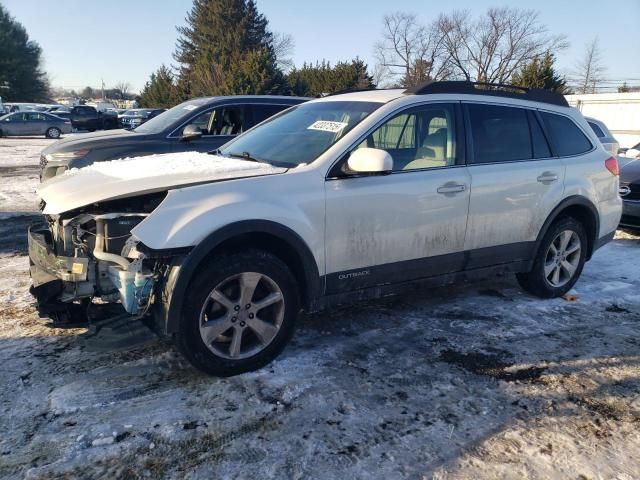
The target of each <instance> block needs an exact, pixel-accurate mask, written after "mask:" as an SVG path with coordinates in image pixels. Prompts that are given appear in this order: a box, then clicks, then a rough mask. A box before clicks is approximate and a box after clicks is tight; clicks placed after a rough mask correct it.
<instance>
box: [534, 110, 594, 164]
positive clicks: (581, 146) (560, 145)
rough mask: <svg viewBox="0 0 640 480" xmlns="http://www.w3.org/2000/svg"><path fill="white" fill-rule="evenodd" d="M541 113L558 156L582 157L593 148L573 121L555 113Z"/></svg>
mask: <svg viewBox="0 0 640 480" xmlns="http://www.w3.org/2000/svg"><path fill="white" fill-rule="evenodd" d="M540 113H541V115H542V120H543V121H544V123H545V126H546V127H547V131H548V132H549V134H550V135H551V139H552V140H553V145H554V147H555V150H556V151H555V153H556V155H558V156H560V157H568V156H571V155H580V154H581V153H585V152H588V151H589V150H591V149H592V148H593V145H592V144H591V141H590V140H589V139H588V138H587V136H586V135H585V134H584V133H582V130H580V128H578V126H577V125H576V124H575V123H574V122H573V120H571V119H569V118H567V117H565V116H562V115H555V114H553V113H548V112H540Z"/></svg>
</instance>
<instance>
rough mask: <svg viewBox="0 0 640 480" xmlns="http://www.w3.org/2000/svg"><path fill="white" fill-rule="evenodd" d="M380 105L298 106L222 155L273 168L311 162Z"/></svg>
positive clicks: (332, 103) (234, 143)
mask: <svg viewBox="0 0 640 480" xmlns="http://www.w3.org/2000/svg"><path fill="white" fill-rule="evenodd" d="M381 106H382V103H377V102H346V101H345V102H341V101H327V102H314V103H304V104H301V105H297V106H295V107H293V108H290V109H289V110H286V111H284V112H282V113H280V114H279V115H276V116H274V117H271V118H270V119H269V120H267V121H266V122H265V123H263V124H261V125H260V126H258V127H256V128H254V129H253V130H250V131H248V132H247V133H245V134H244V135H241V136H240V137H238V139H237V140H234V141H232V142H230V143H228V144H227V145H226V146H225V148H223V149H221V150H220V154H222V155H230V156H238V155H242V156H245V157H252V158H254V159H256V160H258V161H261V162H267V163H272V164H274V165H285V166H297V165H301V164H303V163H311V162H313V161H314V160H315V159H316V158H318V157H319V156H320V155H321V154H323V153H324V152H325V151H326V150H328V149H329V147H331V146H332V145H333V144H334V143H336V142H337V141H338V140H340V139H341V138H342V137H343V136H344V135H345V134H346V133H347V132H348V131H349V130H351V129H352V128H353V127H355V126H356V125H357V124H358V123H360V122H361V121H362V120H363V119H364V118H365V117H366V116H367V115H369V114H370V113H371V112H373V111H374V110H376V109H377V108H379V107H381Z"/></svg>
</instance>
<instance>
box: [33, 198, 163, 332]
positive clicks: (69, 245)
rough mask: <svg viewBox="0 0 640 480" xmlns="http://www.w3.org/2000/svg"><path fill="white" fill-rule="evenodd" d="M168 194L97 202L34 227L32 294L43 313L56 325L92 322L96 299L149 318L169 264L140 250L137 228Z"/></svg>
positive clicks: (48, 217)
mask: <svg viewBox="0 0 640 480" xmlns="http://www.w3.org/2000/svg"><path fill="white" fill-rule="evenodd" d="M162 198H164V195H157V194H156V195H152V196H147V197H144V198H134V199H127V200H126V201H125V200H119V201H114V202H110V203H106V204H103V205H97V204H94V205H92V206H91V207H86V208H84V209H79V210H76V211H73V212H68V213H65V214H61V215H46V216H45V219H46V221H47V226H43V227H35V228H34V227H32V228H30V229H29V232H28V245H29V258H30V263H31V267H30V273H31V279H32V283H33V286H32V287H31V293H32V294H33V295H34V296H35V297H36V299H37V302H38V310H39V311H40V313H41V314H43V315H44V316H48V317H50V318H52V319H53V320H54V323H58V324H62V323H65V322H68V323H74V324H75V323H82V322H83V321H84V322H86V320H87V318H88V309H89V307H90V306H92V305H94V304H96V303H99V304H105V303H119V304H120V305H121V306H122V308H123V309H124V311H125V312H126V313H127V314H129V315H132V316H135V317H142V316H144V315H145V314H146V313H147V312H148V311H149V309H150V307H151V305H152V303H153V297H154V286H155V285H156V284H158V283H159V281H161V280H162V278H163V277H164V275H165V274H166V271H167V268H168V267H167V264H168V263H167V262H166V260H165V259H158V258H154V259H149V258H147V257H146V256H145V254H143V253H142V252H140V251H139V250H138V249H137V246H138V243H139V242H138V240H137V239H136V238H135V237H134V236H132V234H131V230H132V229H133V228H134V227H135V226H136V225H138V224H139V223H140V222H142V221H143V220H144V219H145V218H146V217H147V216H148V215H149V213H150V212H151V211H153V209H155V207H156V206H157V205H158V204H159V203H160V201H161V200H162ZM118 207H120V208H118ZM116 209H117V210H118V211H117V213H115V212H114V210H116ZM122 313H124V312H122Z"/></svg>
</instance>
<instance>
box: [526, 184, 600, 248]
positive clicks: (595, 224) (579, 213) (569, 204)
mask: <svg viewBox="0 0 640 480" xmlns="http://www.w3.org/2000/svg"><path fill="white" fill-rule="evenodd" d="M562 216H570V217H573V218H575V219H576V220H578V221H580V222H581V223H582V224H583V225H584V227H585V229H586V230H587V241H588V245H587V257H586V258H587V260H589V259H591V255H592V254H593V252H594V250H595V248H596V244H597V241H598V234H599V232H600V216H599V214H598V209H597V208H596V206H595V205H594V204H593V203H592V202H591V201H590V200H589V199H587V198H585V197H581V196H579V195H574V196H571V197H568V198H565V199H564V200H563V201H562V202H560V204H558V206H556V208H554V209H553V210H552V211H551V213H550V214H549V216H548V217H547V219H546V220H545V222H544V224H543V225H542V228H541V229H540V232H539V233H538V238H537V239H536V244H535V250H534V252H537V251H538V248H539V247H540V243H541V242H542V239H543V238H544V236H545V234H546V233H547V231H548V230H549V227H550V226H551V225H552V224H553V222H554V221H556V220H557V219H558V218H560V217H562Z"/></svg>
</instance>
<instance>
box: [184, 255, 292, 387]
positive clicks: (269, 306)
mask: <svg viewBox="0 0 640 480" xmlns="http://www.w3.org/2000/svg"><path fill="white" fill-rule="evenodd" d="M299 310H300V300H299V292H298V288H297V284H296V280H295V277H294V276H293V274H292V273H291V270H290V269H289V268H288V267H287V265H286V264H285V263H284V262H282V261H281V260H280V259H279V258H277V257H275V256H274V255H271V254H270V253H267V252H264V251H260V250H249V251H247V252H244V253H236V254H228V255H221V256H219V257H216V258H214V259H213V260H211V261H209V262H208V263H206V264H204V265H203V266H202V269H201V272H200V273H199V274H198V275H197V276H196V277H195V278H194V279H193V281H192V282H191V284H190V286H189V293H188V294H187V296H186V298H185V307H184V309H183V312H182V316H181V319H180V324H179V328H178V333H177V334H176V344H177V346H178V349H179V350H180V351H181V352H182V354H183V355H184V356H185V357H186V358H187V359H188V360H189V361H190V362H191V363H192V364H193V365H194V366H195V367H196V368H198V369H200V370H202V371H204V372H206V373H208V374H210V375H216V376H221V377H228V376H232V375H237V374H239V373H243V372H247V371H251V370H256V369H258V368H261V367H263V366H264V365H266V364H268V363H269V362H271V360H273V359H274V358H275V357H276V356H278V355H279V354H280V353H281V352H282V350H283V349H284V347H285V346H286V344H287V343H288V341H289V339H290V338H291V336H292V335H293V331H294V327H295V322H296V319H297V317H298V313H299Z"/></svg>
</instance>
